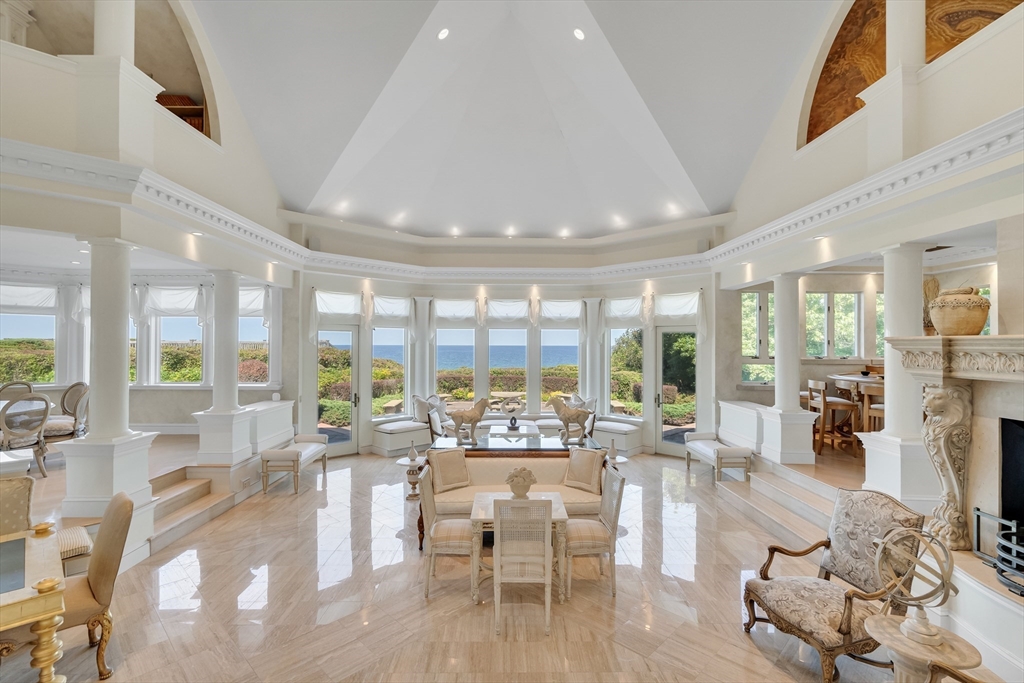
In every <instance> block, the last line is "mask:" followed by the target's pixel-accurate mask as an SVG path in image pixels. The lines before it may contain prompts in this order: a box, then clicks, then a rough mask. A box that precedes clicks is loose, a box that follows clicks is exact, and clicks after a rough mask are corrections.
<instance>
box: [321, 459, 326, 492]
mask: <svg viewBox="0 0 1024 683" xmlns="http://www.w3.org/2000/svg"><path fill="white" fill-rule="evenodd" d="M320 463H321V464H322V465H323V468H324V488H327V454H326V453H324V454H323V456H322V457H321V458H320Z"/></svg>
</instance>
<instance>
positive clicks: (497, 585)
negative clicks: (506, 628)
mask: <svg viewBox="0 0 1024 683" xmlns="http://www.w3.org/2000/svg"><path fill="white" fill-rule="evenodd" d="M494 632H495V633H496V634H497V635H499V636H500V635H501V582H499V581H495V582H494Z"/></svg>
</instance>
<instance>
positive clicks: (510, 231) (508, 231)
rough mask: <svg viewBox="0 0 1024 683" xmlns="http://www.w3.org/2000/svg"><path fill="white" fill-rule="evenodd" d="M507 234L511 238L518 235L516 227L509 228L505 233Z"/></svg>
mask: <svg viewBox="0 0 1024 683" xmlns="http://www.w3.org/2000/svg"><path fill="white" fill-rule="evenodd" d="M505 234H506V235H508V236H509V237H511V236H512V235H514V234H516V226H514V225H510V226H508V230H506V231H505Z"/></svg>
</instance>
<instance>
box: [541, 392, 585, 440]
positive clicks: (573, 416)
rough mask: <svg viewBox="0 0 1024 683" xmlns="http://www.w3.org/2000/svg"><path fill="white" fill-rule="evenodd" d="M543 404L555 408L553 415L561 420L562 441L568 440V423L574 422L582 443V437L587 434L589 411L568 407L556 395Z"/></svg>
mask: <svg viewBox="0 0 1024 683" xmlns="http://www.w3.org/2000/svg"><path fill="white" fill-rule="evenodd" d="M545 405H549V406H551V407H552V408H554V409H555V415H556V416H557V417H558V419H559V420H560V421H561V422H562V426H563V427H564V428H565V431H564V432H562V434H561V436H562V443H568V442H569V425H570V424H575V425H578V426H579V428H580V436H579V439H578V441H579V443H583V438H584V437H585V436H586V435H587V434H586V432H587V420H588V419H590V415H591V412H590V411H589V410H587V409H586V408H570V407H569V406H567V405H565V401H563V400H562V399H561V398H559V397H558V396H552V397H551V398H549V399H548V402H547V403H546V404H545Z"/></svg>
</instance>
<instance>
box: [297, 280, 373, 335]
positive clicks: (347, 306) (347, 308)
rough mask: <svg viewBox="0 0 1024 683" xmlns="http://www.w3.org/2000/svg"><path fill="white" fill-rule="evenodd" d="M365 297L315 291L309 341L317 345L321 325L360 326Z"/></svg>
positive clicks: (310, 318)
mask: <svg viewBox="0 0 1024 683" xmlns="http://www.w3.org/2000/svg"><path fill="white" fill-rule="evenodd" d="M362 309H363V295H362V294H344V293H341V292H318V291H317V290H315V289H314V290H313V300H312V302H311V305H310V310H309V340H310V341H311V342H313V343H316V340H317V335H318V334H319V332H320V325H321V323H323V324H327V325H358V324H359V323H360V322H361V321H362V317H363V315H362V314H363V310H362Z"/></svg>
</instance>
